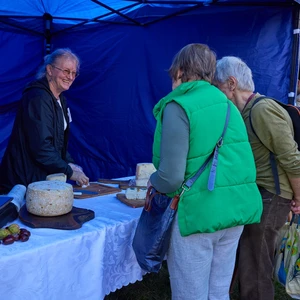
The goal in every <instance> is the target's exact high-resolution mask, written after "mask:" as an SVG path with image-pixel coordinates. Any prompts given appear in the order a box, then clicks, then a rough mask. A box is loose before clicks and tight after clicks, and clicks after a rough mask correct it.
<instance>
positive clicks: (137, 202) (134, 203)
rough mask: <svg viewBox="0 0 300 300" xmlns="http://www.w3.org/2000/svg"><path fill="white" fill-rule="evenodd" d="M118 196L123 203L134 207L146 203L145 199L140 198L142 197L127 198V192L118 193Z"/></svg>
mask: <svg viewBox="0 0 300 300" xmlns="http://www.w3.org/2000/svg"><path fill="white" fill-rule="evenodd" d="M116 197H117V199H118V200H120V201H121V202H122V203H124V204H126V205H128V206H130V207H133V208H137V207H143V206H144V205H145V200H140V199H136V200H135V199H134V200H130V199H127V198H126V196H125V194H123V193H120V194H117V195H116Z"/></svg>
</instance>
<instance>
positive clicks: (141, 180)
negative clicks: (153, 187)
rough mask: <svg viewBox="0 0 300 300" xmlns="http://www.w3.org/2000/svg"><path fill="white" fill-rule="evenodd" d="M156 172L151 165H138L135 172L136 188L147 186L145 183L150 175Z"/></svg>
mask: <svg viewBox="0 0 300 300" xmlns="http://www.w3.org/2000/svg"><path fill="white" fill-rule="evenodd" d="M155 171H156V169H155V167H154V165H153V164H152V163H138V164H137V165H136V172H135V184H136V186H147V182H148V180H149V178H150V176H151V174H152V173H154V172H155Z"/></svg>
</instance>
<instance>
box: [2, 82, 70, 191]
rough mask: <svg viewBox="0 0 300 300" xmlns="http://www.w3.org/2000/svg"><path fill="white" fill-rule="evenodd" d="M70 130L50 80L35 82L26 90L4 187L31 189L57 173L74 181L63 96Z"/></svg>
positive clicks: (11, 142)
mask: <svg viewBox="0 0 300 300" xmlns="http://www.w3.org/2000/svg"><path fill="white" fill-rule="evenodd" d="M60 101H61V104H62V108H63V112H64V116H65V119H66V121H67V129H66V130H65V131H64V120H63V115H62V111H61V107H60V106H59V104H58V102H57V100H56V98H55V97H54V95H53V94H52V92H51V90H50V88H49V84H48V81H47V79H46V78H44V79H41V80H37V81H34V82H31V83H30V84H29V85H28V86H26V88H25V89H24V91H23V96H22V99H21V101H20V107H19V109H18V112H17V115H16V119H15V122H14V126H13V130H12V133H11V136H10V140H9V143H8V146H7V148H6V151H5V153H4V156H3V159H2V162H1V167H0V185H1V186H2V187H4V188H6V189H7V190H10V189H11V188H13V186H14V185H16V184H23V185H25V186H27V185H28V184H29V183H31V182H34V181H40V180H45V179H46V176H47V175H49V174H53V173H64V174H66V175H67V177H68V178H70V177H71V176H72V174H73V171H72V169H71V167H70V166H68V163H69V162H73V160H72V158H71V157H70V155H69V154H68V152H67V144H68V135H69V116H68V113H67V103H66V99H65V98H64V96H62V95H60Z"/></svg>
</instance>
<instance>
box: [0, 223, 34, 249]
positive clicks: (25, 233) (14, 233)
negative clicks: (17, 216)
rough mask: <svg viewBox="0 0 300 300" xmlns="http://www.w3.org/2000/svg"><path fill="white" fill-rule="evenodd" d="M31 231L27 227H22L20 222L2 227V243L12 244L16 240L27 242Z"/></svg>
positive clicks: (0, 233) (0, 235) (0, 241)
mask: <svg viewBox="0 0 300 300" xmlns="http://www.w3.org/2000/svg"><path fill="white" fill-rule="evenodd" d="M30 235H31V233H30V231H29V230H27V229H26V228H20V226H19V225H18V224H11V225H10V226H7V227H5V228H2V229H0V244H1V243H2V244H3V245H10V244H13V243H14V242H15V241H20V242H27V241H28V240H29V237H30Z"/></svg>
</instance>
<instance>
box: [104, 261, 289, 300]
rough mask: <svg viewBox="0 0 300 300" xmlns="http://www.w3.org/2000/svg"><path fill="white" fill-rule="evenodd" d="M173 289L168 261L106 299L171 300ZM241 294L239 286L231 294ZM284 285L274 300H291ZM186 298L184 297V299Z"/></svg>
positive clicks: (277, 286) (235, 299) (278, 287)
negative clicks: (158, 270)
mask: <svg viewBox="0 0 300 300" xmlns="http://www.w3.org/2000/svg"><path fill="white" fill-rule="evenodd" d="M170 299H171V289H170V282H169V274H168V269H167V265H166V263H164V264H163V267H162V269H161V270H160V272H159V273H158V274H155V273H151V274H147V275H145V276H144V279H143V280H142V281H137V282H136V283H134V284H130V285H128V286H125V287H123V288H122V289H120V290H117V291H116V292H114V293H110V294H109V295H108V296H106V297H105V300H170ZM238 299H239V294H238V289H237V287H236V288H235V290H234V292H233V294H232V295H231V300H238ZM290 299H292V298H291V297H289V296H288V295H287V294H286V292H285V289H284V287H282V286H281V285H280V284H275V299H274V300H290ZM183 300H184V299H183Z"/></svg>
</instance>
